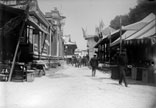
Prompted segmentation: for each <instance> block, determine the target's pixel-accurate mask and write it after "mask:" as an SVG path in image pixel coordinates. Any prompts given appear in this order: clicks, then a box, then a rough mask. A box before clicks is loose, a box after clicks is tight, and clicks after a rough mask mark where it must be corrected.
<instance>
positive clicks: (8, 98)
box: [0, 66, 156, 108]
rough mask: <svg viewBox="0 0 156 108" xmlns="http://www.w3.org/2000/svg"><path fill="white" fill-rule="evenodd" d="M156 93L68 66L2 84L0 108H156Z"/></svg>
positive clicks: (0, 86) (146, 87) (105, 75)
mask: <svg viewBox="0 0 156 108" xmlns="http://www.w3.org/2000/svg"><path fill="white" fill-rule="evenodd" d="M155 91H156V87H153V86H148V85H138V84H129V87H128V88H126V87H124V86H120V85H118V81H117V80H112V79H110V75H109V74H106V73H105V74H104V73H101V72H97V74H96V77H95V78H93V77H91V70H89V69H88V68H87V67H83V68H75V67H71V66H65V68H64V69H62V70H60V71H58V72H56V73H53V72H50V71H48V72H47V75H46V76H44V77H41V78H35V80H34V82H31V83H28V82H24V83H21V82H19V83H17V82H0V108H156V106H154V105H153V103H155V102H156V101H155V98H156V92H155ZM152 105H153V106H152Z"/></svg>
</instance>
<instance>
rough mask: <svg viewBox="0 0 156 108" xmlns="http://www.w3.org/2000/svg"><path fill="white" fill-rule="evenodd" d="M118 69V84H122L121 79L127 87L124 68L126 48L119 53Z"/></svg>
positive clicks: (125, 65)
mask: <svg viewBox="0 0 156 108" xmlns="http://www.w3.org/2000/svg"><path fill="white" fill-rule="evenodd" d="M118 63H119V71H120V77H119V84H122V81H124V83H125V86H126V87H127V81H126V73H125V72H126V68H127V63H128V58H127V54H126V50H122V52H121V53H120V54H119V59H118Z"/></svg>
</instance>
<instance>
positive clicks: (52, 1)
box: [38, 0, 137, 49]
mask: <svg viewBox="0 0 156 108" xmlns="http://www.w3.org/2000/svg"><path fill="white" fill-rule="evenodd" d="M38 3H39V7H40V9H41V11H42V12H43V13H45V12H50V11H51V10H53V9H54V7H57V8H58V10H59V11H60V13H61V14H62V15H63V16H66V19H65V26H64V35H68V34H70V35H71V40H72V41H75V42H76V43H77V46H78V48H79V49H86V46H87V45H86V40H84V38H83V34H82V27H83V28H84V29H87V34H90V35H94V34H95V27H96V26H98V25H99V22H100V21H101V20H103V22H104V24H105V26H106V27H107V26H109V24H110V21H111V20H112V19H114V17H115V16H116V15H123V14H127V13H128V12H129V9H130V8H133V7H135V6H136V4H137V0H38Z"/></svg>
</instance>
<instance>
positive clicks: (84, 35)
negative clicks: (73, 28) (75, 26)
mask: <svg viewBox="0 0 156 108" xmlns="http://www.w3.org/2000/svg"><path fill="white" fill-rule="evenodd" d="M82 33H83V37H84V38H86V31H85V30H84V28H82Z"/></svg>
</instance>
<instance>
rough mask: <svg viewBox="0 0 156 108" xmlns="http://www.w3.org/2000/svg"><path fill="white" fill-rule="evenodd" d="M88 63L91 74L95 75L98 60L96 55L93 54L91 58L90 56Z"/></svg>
mask: <svg viewBox="0 0 156 108" xmlns="http://www.w3.org/2000/svg"><path fill="white" fill-rule="evenodd" d="M90 65H91V67H92V76H94V77H95V74H96V68H97V67H98V60H97V58H96V55H94V57H93V58H91V60H90Z"/></svg>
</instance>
